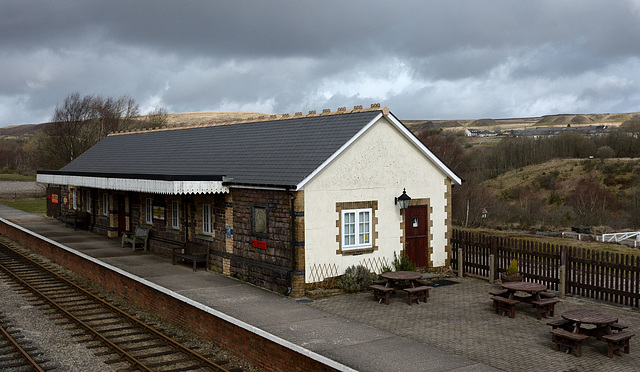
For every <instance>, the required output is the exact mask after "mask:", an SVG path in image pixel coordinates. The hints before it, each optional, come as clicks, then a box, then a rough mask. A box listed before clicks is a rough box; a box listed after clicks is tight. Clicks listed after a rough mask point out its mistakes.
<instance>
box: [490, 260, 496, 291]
mask: <svg viewBox="0 0 640 372" xmlns="http://www.w3.org/2000/svg"><path fill="white" fill-rule="evenodd" d="M495 280H496V256H495V255H494V254H493V253H491V254H490V255H489V284H493V283H494V282H495Z"/></svg>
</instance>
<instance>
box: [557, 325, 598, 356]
mask: <svg viewBox="0 0 640 372" xmlns="http://www.w3.org/2000/svg"><path fill="white" fill-rule="evenodd" d="M550 332H551V341H553V343H554V344H556V351H559V350H560V345H562V346H565V347H567V349H569V350H572V349H573V350H575V351H576V356H582V341H584V340H586V339H588V338H589V336H588V335H585V334H582V333H574V332H569V331H567V330H564V329H562V328H556V329H552V330H551V331H550Z"/></svg>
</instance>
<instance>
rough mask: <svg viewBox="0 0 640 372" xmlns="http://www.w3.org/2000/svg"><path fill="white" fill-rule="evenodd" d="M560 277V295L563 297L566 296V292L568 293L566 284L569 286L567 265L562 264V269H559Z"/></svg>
mask: <svg viewBox="0 0 640 372" xmlns="http://www.w3.org/2000/svg"><path fill="white" fill-rule="evenodd" d="M558 278H559V279H560V283H558V295H559V296H560V297H561V298H564V296H565V294H566V292H567V291H566V288H567V287H566V286H567V270H566V266H564V265H561V266H560V269H559V270H558Z"/></svg>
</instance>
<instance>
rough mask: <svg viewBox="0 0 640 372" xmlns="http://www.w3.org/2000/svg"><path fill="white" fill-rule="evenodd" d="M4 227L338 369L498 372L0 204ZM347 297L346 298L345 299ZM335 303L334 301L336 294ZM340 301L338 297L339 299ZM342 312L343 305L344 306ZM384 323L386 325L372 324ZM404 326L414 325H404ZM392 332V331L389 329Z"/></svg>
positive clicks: (391, 314) (380, 307)
mask: <svg viewBox="0 0 640 372" xmlns="http://www.w3.org/2000/svg"><path fill="white" fill-rule="evenodd" d="M2 220H6V221H10V222H11V223H13V224H16V225H19V226H21V227H22V228H24V229H27V230H30V231H32V232H34V233H36V234H39V235H41V236H44V237H46V238H48V239H51V240H53V241H55V242H58V243H60V244H63V245H65V246H67V247H68V248H70V249H72V250H75V251H78V252H81V253H83V254H85V255H87V256H90V257H93V258H95V259H96V260H99V261H101V262H103V263H105V264H107V265H111V266H113V267H117V268H119V269H121V270H123V271H126V272H127V273H129V274H131V275H133V276H137V277H139V278H142V279H144V280H146V281H148V282H151V283H154V284H155V285H157V286H160V287H163V288H164V289H166V291H172V292H175V293H177V294H179V295H181V296H183V297H185V298H188V299H190V300H191V301H193V303H195V304H198V306H202V307H205V308H209V309H212V310H213V311H216V312H220V313H223V314H226V316H228V317H231V318H233V319H236V320H237V321H238V322H242V323H245V324H247V325H249V326H250V327H254V328H255V329H256V330H257V331H259V332H260V334H261V335H263V336H264V337H273V338H274V339H278V341H279V342H281V343H283V344H285V345H289V346H290V347H291V348H292V349H295V350H297V351H298V352H301V351H302V352H304V353H307V354H309V355H311V356H312V357H313V358H315V359H317V360H320V361H322V362H324V363H326V364H327V365H329V366H331V367H332V368H335V369H337V370H341V371H367V372H369V371H370V372H387V371H399V372H401V371H479V372H480V371H499V370H500V369H497V368H494V367H491V366H489V365H487V364H484V363H481V362H477V361H474V360H471V359H468V358H466V357H464V356H461V355H458V354H456V353H451V352H446V351H443V350H441V349H439V348H437V347H434V346H432V345H429V344H428V343H426V342H423V341H421V340H419V339H416V338H413V337H409V336H408V335H407V332H406V331H405V329H403V328H402V327H397V328H394V327H386V326H385V327H380V328H378V327H375V326H371V325H370V324H365V323H361V322H358V321H354V320H353V319H349V318H345V317H342V316H339V315H336V314H335V313H333V312H329V311H325V310H323V309H322V308H321V307H317V306H313V305H314V304H313V302H314V301H312V300H310V299H306V298H297V299H296V298H290V297H286V296H283V295H280V294H277V293H273V292H270V291H267V290H264V289H261V288H257V287H255V286H252V285H250V284H247V283H244V282H241V281H239V280H236V279H234V278H230V277H226V276H223V275H220V274H217V273H215V272H212V271H211V270H210V271H208V272H207V271H204V270H202V269H199V270H198V271H196V272H193V270H192V268H191V266H190V265H188V264H185V265H181V264H178V265H172V263H171V259H170V258H168V257H164V256H160V255H157V254H154V253H152V252H143V251H135V252H133V251H132V250H131V249H130V248H122V247H121V245H120V239H109V238H107V237H106V236H102V235H98V234H94V233H91V232H88V231H84V230H77V231H74V230H73V228H69V227H65V225H64V224H63V223H61V222H59V221H56V220H54V219H51V218H48V217H46V216H42V215H35V214H30V213H26V212H23V211H19V210H16V209H14V208H10V207H8V206H5V205H2V204H0V223H2V222H4V221H2ZM347 296H348V295H347ZM338 297H340V296H338ZM343 300H344V299H343ZM392 305H394V306H390V305H384V304H377V303H375V302H374V301H373V300H371V301H370V303H369V304H367V306H375V307H374V308H375V309H376V314H375V315H374V316H376V317H379V316H380V314H384V315H383V317H388V319H386V321H388V323H389V324H392V323H394V322H397V321H398V320H399V319H400V320H401V319H405V318H407V317H411V314H409V315H407V311H410V310H411V309H417V308H419V307H421V306H422V307H423V309H424V308H425V307H428V306H432V305H431V304H430V303H427V304H420V305H413V306H409V305H408V304H407V303H406V301H404V303H403V304H401V303H395V304H392ZM347 306H348V305H347ZM377 321H381V322H385V319H379V318H378V319H377ZM407 326H413V325H412V324H408V325H407ZM393 329H395V330H396V331H392V330H393Z"/></svg>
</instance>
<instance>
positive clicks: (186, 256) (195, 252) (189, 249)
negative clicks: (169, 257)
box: [172, 242, 209, 271]
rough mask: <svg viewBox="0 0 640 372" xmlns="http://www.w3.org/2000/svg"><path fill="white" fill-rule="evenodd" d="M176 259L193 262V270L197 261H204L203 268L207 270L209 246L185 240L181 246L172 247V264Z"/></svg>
mask: <svg viewBox="0 0 640 372" xmlns="http://www.w3.org/2000/svg"><path fill="white" fill-rule="evenodd" d="M178 260H182V261H186V262H193V271H196V265H197V263H198V262H204V269H205V270H206V271H209V246H208V245H207V244H200V243H194V242H187V243H185V245H184V247H182V248H173V261H172V262H173V264H174V265H175V264H176V262H177V261H178Z"/></svg>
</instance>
